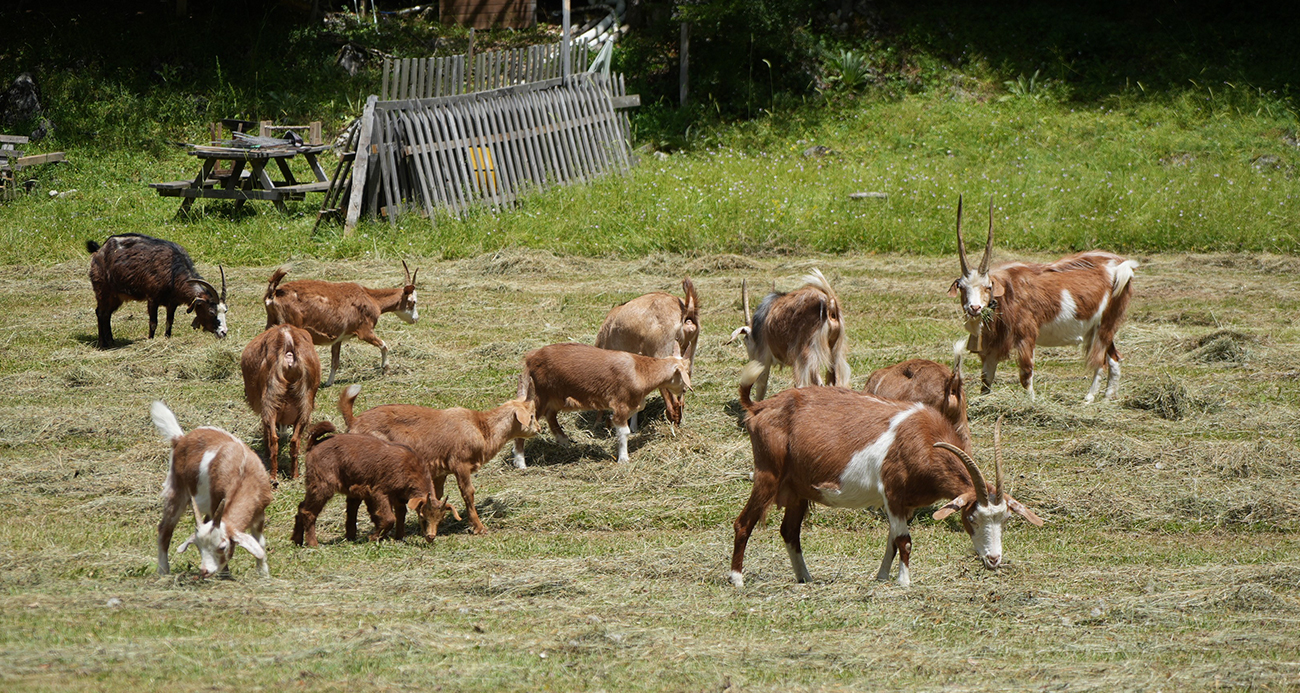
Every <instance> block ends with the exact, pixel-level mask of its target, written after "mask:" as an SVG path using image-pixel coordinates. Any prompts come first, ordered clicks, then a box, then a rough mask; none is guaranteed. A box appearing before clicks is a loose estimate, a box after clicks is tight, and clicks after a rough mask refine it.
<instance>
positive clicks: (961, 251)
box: [957, 195, 970, 277]
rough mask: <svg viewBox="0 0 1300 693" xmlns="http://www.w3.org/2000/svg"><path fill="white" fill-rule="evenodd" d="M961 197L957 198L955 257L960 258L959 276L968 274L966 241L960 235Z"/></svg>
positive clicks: (968, 264)
mask: <svg viewBox="0 0 1300 693" xmlns="http://www.w3.org/2000/svg"><path fill="white" fill-rule="evenodd" d="M961 197H962V196H961V195H958V196H957V256H958V257H960V258H961V276H963V277H964V276H966V275H968V274H970V263H969V262H967V260H966V239H965V238H962V235H961Z"/></svg>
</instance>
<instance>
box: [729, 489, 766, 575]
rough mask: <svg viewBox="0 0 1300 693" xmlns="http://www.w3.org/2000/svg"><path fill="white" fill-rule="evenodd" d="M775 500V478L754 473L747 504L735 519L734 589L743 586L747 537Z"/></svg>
mask: <svg viewBox="0 0 1300 693" xmlns="http://www.w3.org/2000/svg"><path fill="white" fill-rule="evenodd" d="M775 498H776V477H775V476H774V475H773V474H772V473H771V472H770V471H766V470H763V471H757V470H756V471H755V472H754V487H753V489H752V490H751V491H750V492H749V502H748V503H746V504H745V509H744V510H741V511H740V515H739V516H738V517H737V518H736V522H735V528H736V542H735V545H734V546H733V548H732V551H731V574H730V575H728V576H727V577H729V578H730V579H731V584H732V585H735V586H736V587H744V586H745V577H744V575H743V574H742V572H741V571H743V570H744V567H745V547H746V546H747V545H748V544H749V535H751V534H753V532H754V527H755V526H756V525H757V524H758V522H759V520H762V519H763V513H764V512H765V511H766V510H767V506H769V505H771V504H772V501H773V500H774V499H775Z"/></svg>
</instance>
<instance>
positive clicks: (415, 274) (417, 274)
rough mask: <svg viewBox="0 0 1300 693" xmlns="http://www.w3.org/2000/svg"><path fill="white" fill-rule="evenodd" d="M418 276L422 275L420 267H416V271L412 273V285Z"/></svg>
mask: <svg viewBox="0 0 1300 693" xmlns="http://www.w3.org/2000/svg"><path fill="white" fill-rule="evenodd" d="M418 276H420V268H419V267H416V268H415V271H414V272H412V273H411V286H415V278H416V277H418Z"/></svg>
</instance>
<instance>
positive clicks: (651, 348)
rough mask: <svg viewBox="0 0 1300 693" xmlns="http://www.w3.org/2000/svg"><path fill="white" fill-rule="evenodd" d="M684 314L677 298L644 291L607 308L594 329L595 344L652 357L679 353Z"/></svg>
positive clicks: (662, 293) (663, 356)
mask: <svg viewBox="0 0 1300 693" xmlns="http://www.w3.org/2000/svg"><path fill="white" fill-rule="evenodd" d="M685 318H686V304H685V303H684V302H682V300H681V299H680V298H678V297H676V296H674V295H672V294H669V293H664V292H662V291H656V292H654V293H649V294H645V295H644V296H639V297H637V298H634V299H632V300H631V301H628V302H627V303H624V304H621V305H618V306H615V307H614V308H613V309H612V310H610V311H609V315H607V316H606V317H605V322H604V323H603V324H601V326H600V331H599V332H597V333H596V346H598V347H600V348H601V349H612V350H614V351H627V352H630V353H633V354H641V355H642V356H654V357H656V358H667V357H669V356H681V355H682V354H683V349H684V347H685V344H684V339H685V335H684V334H683V330H682V327H683V324H684V322H685Z"/></svg>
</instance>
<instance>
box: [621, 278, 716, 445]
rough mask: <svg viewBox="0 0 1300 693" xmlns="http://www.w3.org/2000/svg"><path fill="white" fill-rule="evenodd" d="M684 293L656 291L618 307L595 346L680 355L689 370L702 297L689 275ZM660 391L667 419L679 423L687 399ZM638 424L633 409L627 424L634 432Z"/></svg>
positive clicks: (684, 286) (663, 354)
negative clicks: (678, 296)
mask: <svg viewBox="0 0 1300 693" xmlns="http://www.w3.org/2000/svg"><path fill="white" fill-rule="evenodd" d="M682 292H683V293H684V294H685V296H686V298H685V299H680V298H677V297H676V296H674V295H672V294H669V293H664V292H662V291H656V292H654V293H649V294H646V295H644V296H639V297H637V298H634V299H632V300H631V301H628V302H627V303H623V304H620V305H618V306H616V307H615V308H614V309H613V310H611V311H609V315H607V316H605V322H604V323H603V324H602V325H601V326H600V331H599V332H597V333H596V346H598V347H600V348H601V349H611V350H613V351H626V352H630V353H633V354H640V355H642V356H653V357H654V358H661V359H662V358H669V357H672V356H680V357H682V358H684V359H686V363H687V369H688V370H689V369H690V366H691V364H692V363H694V361H695V345H696V343H697V342H698V341H699V338H700V306H699V302H700V298H699V295H698V294H696V293H695V285H694V284H693V283H691V280H690V278H689V277H687V278H685V279H682ZM660 394H662V395H663V398H664V409H665V415H666V416H667V418H668V420H669V421H671V422H672V423H674V424H677V425H679V426H680V425H681V423H682V412H683V409H684V408H685V400H683V399H682V398H681V397H680V396H675V395H673V394H672V393H670V392H668V390H666V389H663V390H660ZM636 423H637V414H636V412H633V413H632V418H631V419H630V420H629V421H628V425H629V426H630V428H631V430H632V432H634V433H635V432H636V430H637V425H636Z"/></svg>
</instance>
